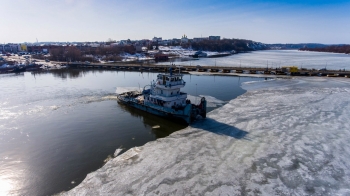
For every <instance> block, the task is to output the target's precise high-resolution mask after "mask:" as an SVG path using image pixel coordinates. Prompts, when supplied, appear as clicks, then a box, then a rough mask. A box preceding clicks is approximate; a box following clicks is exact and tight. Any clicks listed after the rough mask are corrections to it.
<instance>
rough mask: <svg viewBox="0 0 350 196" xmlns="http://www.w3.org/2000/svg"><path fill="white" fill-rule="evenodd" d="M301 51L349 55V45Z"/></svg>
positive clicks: (303, 49)
mask: <svg viewBox="0 0 350 196" xmlns="http://www.w3.org/2000/svg"><path fill="white" fill-rule="evenodd" d="M299 50H302V51H316V52H335V53H345V54H350V45H341V46H339V45H337V46H327V47H323V48H301V49H299Z"/></svg>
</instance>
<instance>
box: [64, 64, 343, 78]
mask: <svg viewBox="0 0 350 196" xmlns="http://www.w3.org/2000/svg"><path fill="white" fill-rule="evenodd" d="M68 65H69V67H73V68H94V69H115V70H130V71H157V72H168V71H169V68H170V67H172V68H173V70H174V72H175V71H178V70H179V67H178V66H176V65H156V64H152V63H135V62H120V63H113V64H112V63H111V64H109V63H88V64H87V63H69V64H68ZM194 71H197V72H221V73H250V74H256V73H257V72H260V73H262V72H264V74H276V75H285V71H283V70H282V68H264V67H235V66H232V67H227V66H198V65H197V66H187V65H185V66H181V72H182V73H186V72H194ZM296 75H305V76H330V77H331V76H333V77H335V76H337V75H338V76H341V77H344V76H345V77H349V78H350V71H344V70H316V69H302V70H299V73H297V74H296Z"/></svg>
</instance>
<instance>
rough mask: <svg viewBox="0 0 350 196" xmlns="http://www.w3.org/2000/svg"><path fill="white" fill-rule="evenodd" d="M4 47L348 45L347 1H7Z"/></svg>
mask: <svg viewBox="0 0 350 196" xmlns="http://www.w3.org/2000/svg"><path fill="white" fill-rule="evenodd" d="M0 7H1V8H2V9H1V10H2V14H1V15H2V16H1V17H0V27H1V28H0V29H1V30H0V42H1V43H4V42H5V43H7V42H35V41H36V38H37V39H38V40H39V41H105V40H107V39H108V38H112V39H115V40H121V39H151V38H152V37H153V36H157V37H163V39H171V38H180V37H181V35H183V34H186V35H187V36H188V37H189V38H193V37H201V36H203V37H207V36H209V35H220V36H221V37H225V38H240V39H250V40H254V41H259V42H263V43H305V42H309V43H325V44H338V43H345V44H350V36H349V35H350V22H349V21H350V1H344V0H333V1H331V0H327V1H326V0H309V1H307V0H304V1H302V0H294V1H290V0H285V1H277V0H231V1H229V0H226V1H214V0H203V1H194V0H176V1H174V0H158V1H155V0H148V1H145V0H129V1H120V0H31V1H28V0H2V1H1V2H0Z"/></svg>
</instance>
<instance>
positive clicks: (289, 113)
mask: <svg viewBox="0 0 350 196" xmlns="http://www.w3.org/2000/svg"><path fill="white" fill-rule="evenodd" d="M243 87H244V88H245V89H247V90H248V92H247V93H245V94H243V95H241V96H239V97H238V98H236V99H234V100H231V101H230V102H229V103H227V104H225V105H224V106H222V107H221V108H218V109H216V110H213V111H212V112H210V113H208V115H207V119H205V120H201V121H197V123H194V124H192V125H191V126H189V127H188V128H186V129H184V130H181V131H178V132H175V133H173V134H171V135H170V136H168V137H166V138H162V139H158V140H156V141H153V142H149V143H147V144H145V145H144V146H141V147H135V148H132V149H130V150H128V151H127V152H125V153H123V154H121V155H119V156H117V157H116V158H114V159H112V160H110V161H109V162H107V163H106V164H105V165H104V166H103V167H102V168H100V169H99V170H97V171H95V172H92V173H90V174H88V176H87V177H86V178H85V180H84V181H83V182H82V183H81V184H79V185H78V186H77V187H75V188H74V189H72V190H70V191H68V192H66V193H62V195H350V188H349V187H350V121H349V119H350V99H349V97H350V80H345V79H319V78H301V79H277V80H270V81H263V82H255V83H246V84H244V85H243Z"/></svg>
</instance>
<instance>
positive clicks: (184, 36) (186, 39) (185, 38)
mask: <svg viewBox="0 0 350 196" xmlns="http://www.w3.org/2000/svg"><path fill="white" fill-rule="evenodd" d="M186 43H188V38H187V36H186V35H185V34H184V35H183V36H182V37H181V44H186Z"/></svg>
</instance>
